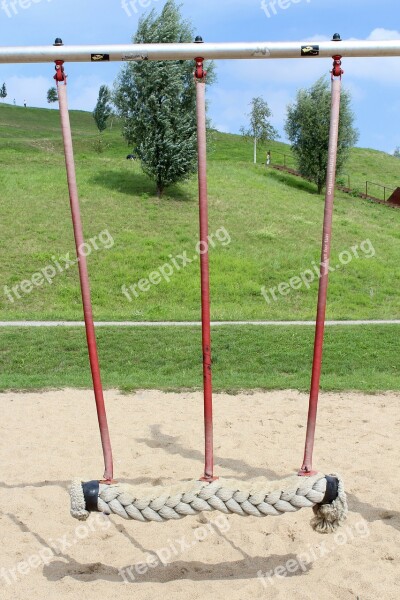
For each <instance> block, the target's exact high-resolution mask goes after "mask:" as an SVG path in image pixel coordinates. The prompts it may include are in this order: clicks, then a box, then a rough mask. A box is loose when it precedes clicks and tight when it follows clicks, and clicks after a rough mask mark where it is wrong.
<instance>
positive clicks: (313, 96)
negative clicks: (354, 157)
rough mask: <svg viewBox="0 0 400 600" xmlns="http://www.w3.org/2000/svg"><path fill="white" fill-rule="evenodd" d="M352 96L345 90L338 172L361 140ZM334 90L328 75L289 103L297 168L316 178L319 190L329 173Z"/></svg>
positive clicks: (289, 130) (288, 126)
mask: <svg viewBox="0 0 400 600" xmlns="http://www.w3.org/2000/svg"><path fill="white" fill-rule="evenodd" d="M350 104H351V96H350V94H349V92H347V91H345V90H343V91H342V96H341V109H340V110H341V112H340V124H339V142H338V159H337V173H338V174H340V172H341V171H342V170H343V167H344V165H345V163H346V161H347V160H348V158H349V153H350V149H351V148H352V147H353V146H354V145H355V143H356V142H357V140H358V131H357V130H356V129H354V126H353V123H354V115H353V113H352V111H351V107H350ZM330 107H331V91H330V84H329V82H328V81H327V79H326V78H325V77H321V78H320V79H318V81H316V83H315V84H314V85H313V86H312V87H311V88H310V89H308V90H304V89H302V90H300V91H299V92H298V94H297V100H296V102H295V103H294V104H291V105H289V107H288V115H287V121H286V125H285V131H286V133H287V135H288V138H289V140H290V141H291V143H292V150H293V153H294V155H295V156H296V159H297V163H298V169H299V171H300V173H301V175H302V176H303V177H306V178H308V179H310V180H311V181H314V182H315V183H316V184H317V187H318V193H319V194H320V193H321V192H322V190H323V188H324V185H325V182H326V175H327V162H328V147H329V129H330Z"/></svg>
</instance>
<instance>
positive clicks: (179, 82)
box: [113, 0, 213, 196]
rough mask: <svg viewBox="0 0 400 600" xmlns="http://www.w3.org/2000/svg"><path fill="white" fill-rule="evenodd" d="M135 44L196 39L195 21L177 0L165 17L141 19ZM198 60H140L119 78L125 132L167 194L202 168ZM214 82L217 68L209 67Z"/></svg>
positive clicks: (118, 101)
mask: <svg viewBox="0 0 400 600" xmlns="http://www.w3.org/2000/svg"><path fill="white" fill-rule="evenodd" d="M133 41H134V43H137V44H141V43H160V42H162V43H177V42H178V43H180V42H193V31H192V27H191V25H190V23H188V22H187V21H184V20H183V18H182V16H181V13H180V9H179V7H178V6H177V5H176V3H175V2H174V0H167V2H166V4H165V6H164V8H163V9H162V11H161V14H160V15H157V13H156V12H155V11H154V10H152V11H151V12H150V13H149V14H148V15H147V16H145V17H142V18H141V19H140V21H139V25H138V30H137V33H136V35H135V36H134V38H133ZM194 68H195V65H194V61H182V60H175V61H163V62H161V61H145V60H143V61H138V62H131V63H128V64H127V65H125V67H124V68H123V69H122V70H121V72H120V74H119V76H118V78H117V81H116V82H115V88H114V95H113V100H114V104H115V106H116V107H117V110H118V114H119V116H120V117H121V118H122V122H123V135H124V137H125V139H126V141H127V142H128V144H129V145H130V146H131V147H132V148H133V152H134V153H135V154H136V155H137V156H138V158H140V160H141V164H142V168H143V170H144V172H145V173H147V174H148V175H149V176H150V177H151V178H152V179H153V180H154V182H155V184H156V187H157V194H158V195H159V196H162V194H163V192H164V190H165V188H166V187H167V186H168V185H171V184H173V183H176V182H178V181H182V180H184V179H186V178H187V177H188V176H189V175H190V174H191V173H194V172H195V170H196V159H197V136H196V90H195V85H194V82H193V72H194ZM208 72H209V74H208V79H207V81H208V83H210V82H211V81H212V75H213V67H212V65H210V67H209V68H208Z"/></svg>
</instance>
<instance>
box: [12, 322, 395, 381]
mask: <svg viewBox="0 0 400 600" xmlns="http://www.w3.org/2000/svg"><path fill="white" fill-rule="evenodd" d="M200 336H201V333H200V329H199V328H186V327H180V328H168V329H163V328H158V327H156V328H138V329H136V328H135V329H116V328H101V329H99V330H98V342H99V356H100V362H101V366H102V375H103V382H104V385H105V387H107V388H121V389H123V390H127V391H128V390H135V389H145V388H150V389H151V388H157V389H163V390H176V389H182V388H185V389H200V387H201V385H202V370H201V369H202V368H201V345H200V344H201V342H200ZM312 344H313V330H312V328H310V327H300V328H290V327H284V328H282V327H273V328H260V327H238V328H236V327H222V328H217V329H215V330H214V332H213V363H214V365H213V380H214V386H215V389H216V390H228V391H231V392H236V391H239V390H246V389H256V388H258V389H288V388H291V389H294V388H296V389H300V390H304V391H305V390H307V389H308V387H309V383H310V367H311V360H312ZM1 348H2V349H1V363H2V369H1V373H0V390H7V389H22V390H32V389H41V388H62V387H66V386H72V387H83V388H86V387H90V384H91V380H90V373H89V366H88V361H87V351H86V346H85V334H84V330H83V329H77V328H72V329H54V328H52V329H51V328H44V329H39V330H38V329H23V330H22V329H19V328H18V329H15V328H7V329H6V330H4V331H1ZM321 384H322V389H324V390H352V389H358V390H362V391H365V392H373V391H375V390H396V389H399V387H400V372H399V368H398V327H396V326H374V327H371V326H370V327H348V328H347V327H346V328H345V329H344V328H336V327H333V328H329V329H328V330H327V334H326V349H325V357H324V369H323V376H322V382H321Z"/></svg>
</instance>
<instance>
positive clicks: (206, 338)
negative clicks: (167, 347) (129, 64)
mask: <svg viewBox="0 0 400 600" xmlns="http://www.w3.org/2000/svg"><path fill="white" fill-rule="evenodd" d="M201 60H202V59H196V64H197V66H196V74H195V75H196V76H195V80H196V98H197V144H198V167H199V213H200V247H201V254H200V272H201V321H202V345H203V379H204V432H205V467H204V477H203V478H202V479H203V480H204V481H212V480H213V479H214V456H213V398H212V373H211V364H212V361H211V314H210V276H209V257H208V194H207V137H206V136H207V133H206V131H207V129H206V82H205V75H206V74H205V73H204V71H203V69H202V64H201V65H200V64H199V61H201ZM199 76H200V77H199Z"/></svg>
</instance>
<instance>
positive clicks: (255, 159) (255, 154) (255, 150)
mask: <svg viewBox="0 0 400 600" xmlns="http://www.w3.org/2000/svg"><path fill="white" fill-rule="evenodd" d="M254 164H255V165H256V164H257V138H256V137H255V138H254Z"/></svg>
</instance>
